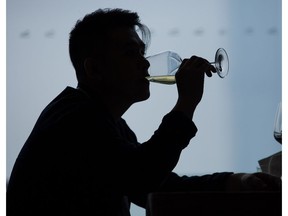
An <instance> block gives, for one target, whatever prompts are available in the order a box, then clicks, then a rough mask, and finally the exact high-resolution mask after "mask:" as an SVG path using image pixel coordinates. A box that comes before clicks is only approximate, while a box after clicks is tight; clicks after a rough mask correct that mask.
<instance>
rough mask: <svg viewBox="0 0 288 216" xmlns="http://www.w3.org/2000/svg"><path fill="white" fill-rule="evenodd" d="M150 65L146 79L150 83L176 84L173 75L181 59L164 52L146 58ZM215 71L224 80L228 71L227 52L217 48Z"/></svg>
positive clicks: (175, 54) (174, 54)
mask: <svg viewBox="0 0 288 216" xmlns="http://www.w3.org/2000/svg"><path fill="white" fill-rule="evenodd" d="M147 60H148V61H149V63H150V67H149V74H150V76H148V77H146V78H147V79H148V80H149V81H150V82H157V83H162V84H174V83H176V79H175V73H176V72H177V70H178V68H179V66H180V65H181V62H182V59H181V57H180V56H179V55H178V54H177V53H175V52H172V51H164V52H161V53H158V54H156V55H152V56H149V57H147ZM210 64H214V66H215V69H216V72H217V74H218V75H219V77H221V78H224V77H225V76H226V75H227V74H228V71H229V59H228V55H227V52H226V51H225V49H223V48H219V49H218V50H217V51H216V53H215V59H214V62H210Z"/></svg>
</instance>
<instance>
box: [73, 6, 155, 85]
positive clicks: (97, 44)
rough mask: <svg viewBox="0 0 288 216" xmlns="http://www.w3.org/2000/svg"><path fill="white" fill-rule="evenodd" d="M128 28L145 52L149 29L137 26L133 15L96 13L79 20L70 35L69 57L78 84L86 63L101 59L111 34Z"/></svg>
mask: <svg viewBox="0 0 288 216" xmlns="http://www.w3.org/2000/svg"><path fill="white" fill-rule="evenodd" d="M117 28H130V29H134V30H135V31H137V32H140V33H141V37H142V41H143V42H144V43H145V45H146V46H145V49H146V48H147V46H148V44H149V42H150V31H149V29H148V28H147V27H146V26H145V25H143V24H142V23H141V22H140V19H139V16H138V14H137V13H136V12H131V11H128V10H123V9H119V8H117V9H98V10H96V11H94V12H92V13H90V14H87V15H86V16H85V17H84V18H83V19H82V20H78V21H77V23H76V25H75V27H74V28H73V29H72V31H71V32H70V39H69V53H70V59H71V61H72V64H73V66H74V68H75V70H76V76H77V79H78V81H80V82H81V81H82V80H83V79H85V67H84V64H85V60H86V59H87V58H90V57H96V58H102V55H104V52H105V50H106V47H107V44H109V41H110V40H111V35H112V34H113V33H114V32H113V31H114V30H115V29H117Z"/></svg>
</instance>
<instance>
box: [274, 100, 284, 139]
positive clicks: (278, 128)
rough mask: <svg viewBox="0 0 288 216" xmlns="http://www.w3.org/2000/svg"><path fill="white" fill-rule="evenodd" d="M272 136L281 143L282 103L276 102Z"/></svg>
mask: <svg viewBox="0 0 288 216" xmlns="http://www.w3.org/2000/svg"><path fill="white" fill-rule="evenodd" d="M273 132H274V134H273V135H274V138H275V139H276V140H277V142H279V143H280V144H282V103H281V102H280V103H279V104H278V107H277V110H276V114H275V121H274V131H273Z"/></svg>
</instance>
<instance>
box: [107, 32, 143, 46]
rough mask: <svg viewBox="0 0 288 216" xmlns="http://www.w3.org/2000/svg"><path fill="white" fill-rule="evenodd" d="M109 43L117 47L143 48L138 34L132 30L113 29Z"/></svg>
mask: <svg viewBox="0 0 288 216" xmlns="http://www.w3.org/2000/svg"><path fill="white" fill-rule="evenodd" d="M111 42H112V43H114V45H119V46H128V45H138V46H141V47H145V44H144V43H143V41H142V40H141V38H140V37H139V35H138V33H137V32H136V31H135V30H134V29H132V28H116V29H113V30H112V31H111Z"/></svg>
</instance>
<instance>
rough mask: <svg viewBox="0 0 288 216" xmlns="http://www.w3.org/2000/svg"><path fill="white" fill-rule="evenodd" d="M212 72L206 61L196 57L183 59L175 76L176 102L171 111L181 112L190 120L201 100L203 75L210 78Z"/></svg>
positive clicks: (212, 68)
mask: <svg viewBox="0 0 288 216" xmlns="http://www.w3.org/2000/svg"><path fill="white" fill-rule="evenodd" d="M212 72H216V69H215V68H214V66H212V65H211V64H210V63H209V62H208V61H207V60H206V59H203V58H200V57H197V56H192V57H191V58H190V59H184V60H183V62H182V64H181V66H180V68H179V70H178V72H177V73H176V75H175V77H176V84H177V89H178V101H177V104H176V106H175V107H174V109H173V110H177V111H182V112H184V113H185V114H186V115H187V116H188V117H190V118H192V117H193V114H194V111H195V109H196V107H197V105H198V103H199V102H200V101H201V99H202V95H203V89H204V77H205V73H206V75H207V76H208V77H211V76H212Z"/></svg>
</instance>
